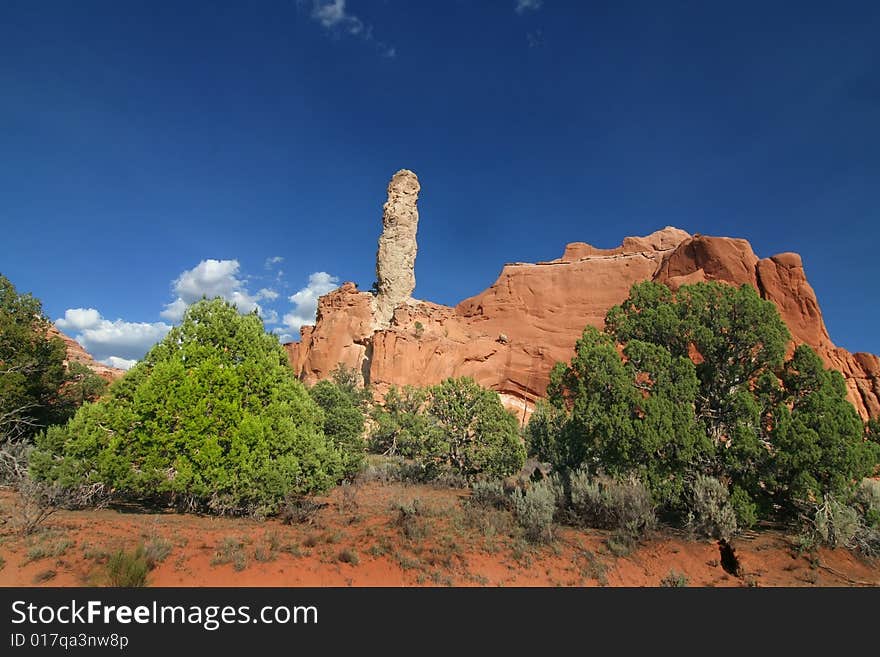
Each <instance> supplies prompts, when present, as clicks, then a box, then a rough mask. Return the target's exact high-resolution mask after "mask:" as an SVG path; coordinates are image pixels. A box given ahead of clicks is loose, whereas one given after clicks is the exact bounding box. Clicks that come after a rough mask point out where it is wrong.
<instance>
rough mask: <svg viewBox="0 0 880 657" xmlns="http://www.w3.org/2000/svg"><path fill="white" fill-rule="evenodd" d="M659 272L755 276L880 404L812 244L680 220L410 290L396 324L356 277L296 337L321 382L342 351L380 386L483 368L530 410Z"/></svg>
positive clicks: (861, 401)
mask: <svg viewBox="0 0 880 657" xmlns="http://www.w3.org/2000/svg"><path fill="white" fill-rule="evenodd" d="M648 280H653V281H658V282H661V283H665V284H667V285H669V286H670V287H673V288H676V287H678V286H680V285H682V284H685V283H693V282H697V281H710V280H711V281H722V282H726V283H730V284H735V285H739V284H742V283H748V284H750V285H753V286H754V287H755V288H756V289H757V290H758V291H759V292H760V294H761V296H762V297H763V298H765V299H768V300H770V301H772V302H773V303H774V304H776V306H777V307H778V308H779V311H780V313H781V315H782V318H783V319H784V320H785V322H786V324H787V325H788V327H789V329H790V330H791V334H792V337H793V344H792V348H793V347H794V345H795V344H800V343H806V344H809V345H810V346H812V347H813V348H814V349H816V350H817V352H818V353H819V354H820V355H821V357H822V358H823V360H824V361H825V363H826V364H827V365H828V366H829V367H834V368H836V369H838V370H840V371H841V372H842V373H843V375H844V376H845V377H846V382H847V386H848V388H849V397H850V400H851V401H852V403H853V404H854V405H855V407H856V409H858V411H859V413H860V414H861V416H862V417H863V418H867V417H868V416H869V415H870V416H877V415H880V360H878V358H877V357H876V356H873V355H871V354H861V353H858V354H851V353H849V352H848V351H846V350H845V349H841V348H839V347H836V346H835V345H834V343H833V342H832V341H831V338H830V337H829V335H828V331H827V329H826V328H825V322H824V321H823V319H822V313H821V311H820V310H819V304H818V301H817V300H816V295H815V293H814V291H813V289H812V287H810V284H809V283H808V282H807V278H806V275H805V273H804V268H803V264H802V262H801V258H800V256H798V255H797V254H794V253H782V254H779V255H776V256H773V257H771V258H765V259H759V258H758V257H757V256H756V255H755V253H754V251H753V250H752V247H751V246H750V244H749V243H748V242H747V241H745V240H741V239H730V238H726V237H705V236H691V235H689V234H688V233H686V232H685V231H682V230H679V229H677V228H671V227H667V228H664V229H663V230H660V231H658V232H655V233H653V234H651V235H648V236H646V237H628V238H626V239H625V240H624V241H623V244H622V245H621V246H619V247H617V248H615V249H597V248H595V247H592V246H590V245H589V244H585V243H583V242H575V243H572V244H569V245H568V246H566V248H565V252H564V255H563V256H562V257H561V258H559V259H557V260H552V261H549V262H539V263H537V264H525V263H513V264H508V265H505V266H504V268H503V269H502V270H501V274H500V276H499V277H498V280H497V281H496V282H495V283H494V284H493V285H492V286H491V287H489V288H488V289H487V290H485V291H484V292H482V293H480V294H478V295H476V296H474V297H471V298H470V299H466V300H464V301H462V302H461V303H459V304H458V305H457V306H456V307H455V308H449V307H446V306H440V305H437V304H434V303H429V302H425V301H418V300H415V299H412V298H407V299H405V300H404V301H403V302H401V303H399V305H397V306H396V307H395V309H394V312H393V316H392V318H391V320H390V323H387V324H386V323H385V322H377V321H376V317H375V312H376V310H375V308H376V302H375V298H374V297H373V295H372V294H370V293H367V292H360V291H358V290H357V288H356V287H355V285H354V284H353V283H346V284H345V285H343V286H342V287H340V288H339V289H337V290H335V291H333V292H331V293H329V294H327V295H325V296H324V297H322V298H321V300H320V303H319V307H318V316H317V321H316V324H315V326H314V327H311V326H309V327H304V328H303V329H302V332H301V334H302V336H301V341H300V342H299V343H291V344H288V345H286V348H287V351H288V354H289V357H290V362H291V364H292V365H293V367H294V369H295V370H296V373H297V374H298V375H299V376H300V377H301V378H302V379H303V380H304V381H306V382H307V383H310V384H311V383H314V382H315V381H318V380H320V379H322V378H326V377H327V376H328V375H329V373H330V372H331V371H332V370H333V369H334V368H335V367H336V366H337V364H339V363H342V364H344V365H346V366H349V367H354V368H356V369H358V370H359V371H360V372H362V374H363V377H364V380H365V381H366V382H368V383H370V384H371V385H372V386H374V388H375V389H376V390H377V391H378V392H379V393H380V394H383V393H384V392H385V391H386V390H387V389H388V387H389V386H390V385H391V384H396V385H406V384H412V385H430V384H434V383H438V382H440V381H441V380H443V379H444V378H446V377H449V376H471V377H473V378H474V379H475V380H476V381H477V382H478V383H480V384H482V385H484V386H487V387H490V388H492V389H494V390H497V391H498V392H499V393H500V394H501V395H502V399H503V400H504V401H505V404H506V405H507V406H508V407H509V408H514V409H519V410H521V411H522V412H523V417H525V416H526V414H527V412H528V409H530V408H531V406H532V404H533V403H534V402H535V400H537V399H538V398H540V397H541V396H543V395H544V393H545V391H546V388H547V383H548V382H549V373H550V369H551V368H552V366H553V364H554V363H556V362H557V361H568V360H569V359H570V358H571V355H572V352H573V349H574V344H575V342H576V341H577V339H578V337H579V336H580V335H581V332H582V331H583V329H584V327H585V326H586V325H588V324H589V325H592V326H596V327H600V328H601V327H602V326H603V325H604V320H605V314H606V313H607V311H608V310H609V309H610V308H611V307H612V306H614V305H616V304H619V303H621V302H622V301H623V300H624V299H626V297H627V296H628V294H629V289H630V287H631V286H632V284H633V283H635V282H638V281H648Z"/></svg>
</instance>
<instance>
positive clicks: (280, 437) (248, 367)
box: [31, 299, 342, 514]
mask: <svg viewBox="0 0 880 657" xmlns="http://www.w3.org/2000/svg"><path fill="white" fill-rule="evenodd" d="M322 421H323V416H322V412H321V410H320V408H318V406H317V405H316V404H315V403H314V402H313V401H312V400H311V398H310V397H309V395H308V393H307V392H306V390H305V388H304V386H303V385H302V384H301V383H300V382H299V381H297V380H296V378H295V377H294V375H293V372H292V370H291V369H290V367H289V366H288V364H287V358H286V355H285V353H284V350H283V349H282V348H281V346H280V345H279V343H278V339H277V337H275V336H274V335H269V334H267V333H266V332H265V331H264V330H263V325H262V322H261V321H260V318H259V317H258V316H256V315H254V314H251V315H244V316H242V315H239V313H238V311H237V310H236V309H235V307H234V306H231V305H230V304H228V303H226V302H225V301H223V300H222V299H215V300H213V301H201V302H199V303H197V304H195V305H193V306H191V307H190V308H189V309H188V310H187V313H186V316H185V318H184V320H183V323H182V324H181V325H180V326H178V327H175V328H174V329H172V330H171V332H170V333H169V334H168V336H167V337H166V338H165V339H164V340H163V341H162V342H160V343H159V344H157V345H156V346H155V347H153V349H151V350H150V352H149V353H148V354H147V356H146V357H145V358H144V360H143V361H141V362H140V363H139V364H138V365H136V366H135V367H134V368H132V369H131V370H130V371H129V372H128V373H127V374H126V375H125V376H124V377H123V378H122V379H120V380H119V381H117V382H116V383H114V384H113V386H111V389H110V391H109V393H108V395H107V396H105V397H104V398H103V399H102V400H101V401H98V402H96V403H93V404H86V405H84V406H83V407H82V408H80V410H79V411H78V412H77V414H76V415H75V416H74V418H73V419H72V420H71V421H70V422H69V423H68V424H67V425H66V426H63V427H50V428H49V429H48V430H47V431H46V432H45V433H43V434H41V435H40V436H38V438H37V449H36V450H35V451H34V453H33V454H32V456H31V472H32V473H33V474H34V476H36V477H38V478H40V479H45V480H50V481H55V482H58V483H59V484H61V485H62V486H76V485H81V484H91V483H100V484H103V485H105V486H106V487H107V488H110V489H113V490H114V491H115V495H116V496H117V497H120V498H124V499H136V500H137V499H140V500H143V499H146V500H151V501H156V502H161V503H163V504H164V503H171V504H176V505H177V506H178V508H182V509H186V510H190V509H204V510H207V511H210V512H212V513H228V514H236V513H257V514H265V513H274V512H276V511H277V510H278V507H279V504H280V503H281V501H282V500H283V499H284V496H285V495H287V494H288V493H291V492H293V493H296V494H307V493H313V492H319V491H324V490H326V489H327V488H328V487H330V486H331V485H332V484H333V483H335V482H336V481H338V480H339V478H340V476H341V475H342V458H341V455H340V453H339V450H338V449H337V448H336V447H335V446H334V445H333V443H332V442H331V441H328V440H327V438H326V437H325V436H324V434H323V432H322V429H321V424H322Z"/></svg>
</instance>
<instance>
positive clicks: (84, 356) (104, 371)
mask: <svg viewBox="0 0 880 657" xmlns="http://www.w3.org/2000/svg"><path fill="white" fill-rule="evenodd" d="M46 335H47V336H49V337H50V338H61V340H62V341H63V342H64V348H65V351H66V352H67V354H66V357H65V359H64V364H65V365H68V364H69V363H80V364H81V365H85V366H86V367H88V368H89V369H90V370H92V371H93V372H94V373H95V374H97V375H98V376H100V377H101V378H102V379H106V380H107V381H110V382H112V381H115V380H116V379H118V378H120V377H121V376H122V375H123V374H125V370H121V369H119V368H117V367H110V366H109V365H104V364H103V363H99V362H98V361H96V360H95V359H94V358H92V356H91V354H89V352H87V351H86V350H85V349H84V348H83V346H82V345H81V344H80V343H79V342H77V341H76V340H74V339H73V338H71V337H70V336H69V335H65V334H64V333H62V332H61V331H59V330H58V329H57V328H56V327H55V325H54V324H53V325H52V326H50V327H49V330H48V331H47V332H46Z"/></svg>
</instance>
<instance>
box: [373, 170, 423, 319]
mask: <svg viewBox="0 0 880 657" xmlns="http://www.w3.org/2000/svg"><path fill="white" fill-rule="evenodd" d="M419 189H420V187H419V179H418V178H417V177H416V174H414V173H413V172H412V171H409V170H408V169H401V170H400V171H398V172H397V173H395V174H394V176H392V178H391V182H390V183H388V200H387V201H386V202H385V205H384V206H383V208H382V210H383V212H382V235H381V236H380V237H379V250H378V252H377V253H376V281H377V285H378V291H379V293H378V294H377V296H376V300H375V311H376V312H375V321H376V328H386V327H387V326H388V325H389V324H390V323H391V318H392V317H393V316H394V309H395V308H396V307H397V306H399V305H400V304H402V303H404V302H406V301H407V300H408V299H409V298H410V295H411V294H412V292H413V290H414V289H415V287H416V275H415V264H416V251H417V250H418V244H417V243H416V231H417V229H418V226H419V210H418V207H416V204H417V202H418V199H419Z"/></svg>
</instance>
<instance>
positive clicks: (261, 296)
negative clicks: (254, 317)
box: [256, 287, 278, 301]
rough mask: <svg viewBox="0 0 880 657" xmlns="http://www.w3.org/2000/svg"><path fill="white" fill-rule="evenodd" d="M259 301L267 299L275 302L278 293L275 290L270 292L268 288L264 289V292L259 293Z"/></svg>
mask: <svg viewBox="0 0 880 657" xmlns="http://www.w3.org/2000/svg"><path fill="white" fill-rule="evenodd" d="M256 298H257V299H266V300H268V301H275V299H277V298H278V293H277V292H276V291H275V290H270V289H269V288H267V287H264V288H263V289H262V290H260V291H259V292H257V296H256Z"/></svg>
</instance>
